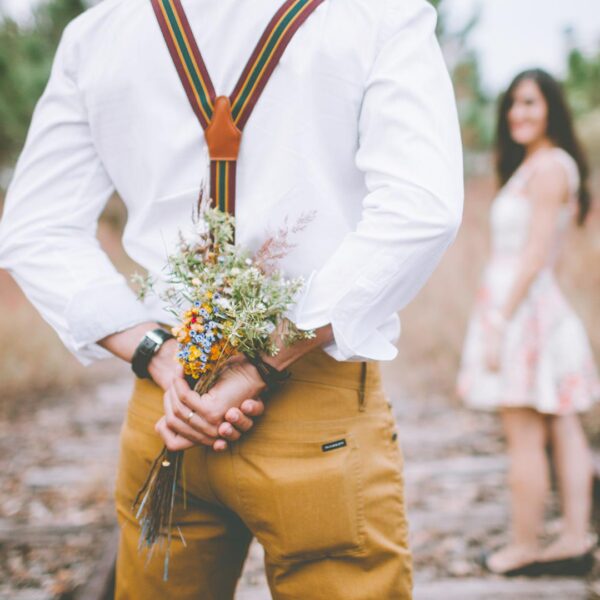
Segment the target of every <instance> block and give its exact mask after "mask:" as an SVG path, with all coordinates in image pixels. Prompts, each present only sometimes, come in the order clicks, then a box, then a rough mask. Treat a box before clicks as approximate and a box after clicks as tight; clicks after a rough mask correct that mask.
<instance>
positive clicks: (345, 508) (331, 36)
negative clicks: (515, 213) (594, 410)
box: [0, 0, 463, 600]
mask: <svg viewBox="0 0 600 600" xmlns="http://www.w3.org/2000/svg"><path fill="white" fill-rule="evenodd" d="M161 2H162V7H163V8H162V9H161V10H163V9H165V10H166V9H169V6H168V5H167V0H161ZM281 4H282V2H280V1H279V0H265V1H263V2H260V3H249V2H235V1H234V0H220V1H219V2H210V1H209V0H183V3H182V5H175V7H176V8H177V6H179V9H180V10H181V11H183V10H184V9H185V13H187V18H189V28H188V33H189V34H190V35H191V31H193V36H195V38H196V39H197V41H198V46H199V48H200V51H201V53H202V56H203V58H204V60H205V62H206V67H207V71H208V72H209V73H210V76H211V77H212V81H213V82H214V88H215V90H216V91H217V93H219V94H227V93H229V91H230V90H231V89H233V86H234V84H235V82H236V78H237V77H238V75H239V74H240V72H241V71H242V68H243V66H244V64H245V62H246V60H247V59H248V57H249V56H250V55H251V53H252V49H253V47H254V44H255V43H256V41H257V40H258V38H259V36H260V35H261V32H262V31H263V29H264V27H265V25H266V24H267V23H268V22H269V19H270V18H271V17H272V16H273V14H274V13H275V12H276V11H277V10H278V9H280V7H281ZM288 4H289V1H288V3H286V5H285V6H284V7H282V8H286V7H287V5H288ZM319 4H320V5H319V6H318V7H316V8H315V10H314V12H313V14H312V15H311V16H310V17H308V18H307V19H306V22H304V23H303V24H302V26H301V27H300V28H299V29H298V30H297V31H296V33H295V35H294V38H293V39H292V40H291V41H290V42H289V46H288V47H287V49H286V50H285V52H284V53H283V55H282V56H281V58H280V62H279V64H278V65H277V67H276V68H275V69H274V71H273V73H272V75H271V78H270V80H269V82H268V84H267V85H266V87H265V90H264V93H263V94H262V97H261V98H260V100H258V102H257V103H256V106H255V107H254V110H253V113H252V115H251V117H250V118H249V120H248V123H247V125H246V127H245V129H244V134H243V140H242V143H241V148H240V151H239V159H238V165H237V182H236V191H237V199H236V219H237V242H238V243H239V244H242V245H244V246H246V247H248V248H249V249H253V248H256V247H258V245H260V243H261V242H262V240H263V239H264V238H265V236H266V235H268V232H269V231H272V230H275V229H277V228H278V227H281V226H282V225H283V224H284V223H285V222H288V223H293V222H294V220H295V219H297V218H298V217H299V216H301V215H303V214H312V215H314V217H313V219H312V221H311V222H310V224H309V226H308V227H306V228H305V229H304V231H302V232H299V233H298V234H297V235H296V237H295V238H294V240H293V241H294V242H295V243H296V246H295V247H294V248H293V249H292V251H291V252H290V253H289V254H288V255H287V256H286V257H285V258H284V259H283V261H282V264H281V266H282V268H283V269H284V270H285V272H286V274H287V275H289V276H296V275H304V276H305V277H306V280H307V282H306V285H305V289H304V291H303V293H302V295H301V297H300V298H299V301H298V303H297V305H296V307H295V309H294V310H293V311H292V313H291V314H290V319H291V320H292V321H293V322H295V323H296V324H297V325H298V327H300V328H303V329H310V328H313V329H315V330H316V332H317V336H316V338H315V339H314V340H310V341H305V342H302V343H300V344H297V345H295V346H293V347H290V348H282V349H281V351H280V353H279V354H278V355H277V356H276V357H274V358H269V357H262V360H263V361H264V363H266V364H267V365H268V367H270V368H271V369H272V370H274V371H281V370H283V369H285V368H288V367H289V370H290V371H291V374H292V376H291V378H290V379H289V380H288V381H287V383H285V384H284V385H283V386H282V387H281V388H280V389H279V390H278V391H275V392H272V393H269V394H267V395H266V398H268V402H267V403H266V407H265V408H264V415H263V416H262V417H261V420H260V423H258V424H257V425H256V426H255V427H254V428H252V429H251V430H250V427H251V426H252V418H254V417H256V416H258V415H259V414H260V413H261V412H262V410H263V404H262V402H261V401H260V400H259V398H260V396H261V394H263V392H264V390H265V381H264V379H265V376H264V373H262V375H261V372H262V371H261V370H259V369H257V367H256V366H255V365H253V364H250V363H249V362H248V361H245V360H239V361H238V362H236V364H235V365H234V366H233V367H232V368H231V369H230V370H229V371H228V372H227V375H226V376H225V377H223V378H222V379H221V380H220V381H219V382H217V384H216V385H215V387H214V388H213V389H212V390H211V392H210V393H209V394H206V395H204V396H202V397H200V396H198V394H195V393H194V392H192V391H191V390H190V389H189V387H188V386H187V384H186V382H185V380H184V379H183V378H182V375H181V369H180V368H179V367H178V366H177V365H176V364H175V362H174V360H173V357H174V353H175V351H176V343H175V341H174V340H172V339H170V340H166V341H164V338H165V337H166V336H164V335H163V336H162V337H161V339H156V335H157V333H156V332H154V334H152V333H148V332H150V331H152V330H156V329H158V330H159V331H158V334H160V328H161V325H172V324H174V321H173V319H172V317H171V316H170V315H169V314H168V313H167V312H166V311H165V309H164V306H162V304H161V303H160V301H158V300H156V299H154V300H151V301H147V302H145V303H141V302H138V301H137V300H136V298H135V296H134V294H133V292H132V291H131V290H130V289H129V287H128V286H127V284H126V282H125V280H124V279H123V277H122V276H121V275H119V274H118V273H117V271H116V270H115V268H114V267H113V265H112V264H111V263H110V262H109V260H108V259H107V257H106V256H105V254H104V253H103V252H102V250H101V249H100V247H99V245H98V243H97V241H96V239H95V237H94V230H95V226H96V222H97V219H98V216H99V214H100V212H101V211H102V208H103V206H104V205H105V202H106V200H107V198H108V196H109V195H110V194H111V193H112V192H113V191H114V190H116V191H118V193H119V194H120V196H121V197H122V198H123V200H124V202H125V204H126V206H127V209H128V222H127V227H126V229H125V233H124V238H123V241H124V246H125V249H126V250H127V252H128V254H129V255H130V256H131V257H132V258H133V259H135V260H136V261H137V262H138V263H140V264H141V265H142V266H144V267H145V268H147V269H148V270H149V271H150V272H151V273H153V274H155V275H159V274H160V270H161V268H162V267H163V265H164V262H165V257H166V254H167V253H168V251H169V250H170V249H172V248H173V245H174V243H175V241H176V238H177V233H178V230H179V229H182V228H186V227H187V226H188V223H189V215H190V213H191V210H192V207H193V205H194V204H195V202H196V200H197V198H198V193H199V190H200V186H201V182H202V181H205V180H206V179H207V178H208V156H207V153H208V150H207V143H206V141H205V139H204V137H203V135H202V130H201V128H200V126H199V125H198V123H197V121H196V120H195V117H194V112H193V111H192V110H191V109H190V105H189V104H188V102H187V100H186V97H185V96H186V94H184V92H183V89H182V87H181V83H180V81H178V71H177V70H176V69H175V68H173V63H172V61H171V58H170V57H169V53H168V51H167V47H166V46H165V43H164V40H163V39H161V37H162V36H161V29H159V27H158V25H157V21H156V18H155V17H156V15H159V16H160V14H159V12H158V9H157V6H158V5H157V4H156V3H154V7H155V12H156V15H155V14H153V10H152V6H151V3H150V0H127V1H125V0H104V2H102V3H101V4H99V5H98V6H96V7H95V8H93V9H91V10H89V11H87V12H86V13H84V14H83V15H82V16H80V17H79V18H77V19H75V20H74V21H73V22H72V23H71V24H70V25H69V26H68V27H67V29H66V30H65V33H64V35H63V38H62V40H61V43H60V47H59V49H58V52H57V55H56V58H55V62H54V66H53V70H52V75H51V78H50V81H49V83H48V87H47V89H46V91H45V93H44V95H43V97H42V98H41V100H40V101H39V103H38V106H37V108H36V111H35V114H34V117H33V121H32V125H31V129H30V132H29V135H28V139H27V142H26V145H25V148H24V150H23V153H22V155H21V157H20V159H19V162H18V165H17V168H16V172H15V176H14V179H13V181H12V184H11V187H10V190H9V193H8V197H7V202H6V207H5V214H4V218H3V220H2V223H1V229H0V266H2V267H4V268H7V269H8V270H9V271H10V272H11V273H12V274H13V276H14V277H15V279H16V280H17V282H18V283H19V284H20V285H21V287H22V288H23V290H24V291H25V293H26V294H27V296H28V297H29V298H30V300H31V301H32V302H33V303H34V305H35V306H36V307H37V308H38V310H39V311H40V313H41V314H42V316H43V317H44V318H45V319H46V320H47V321H48V322H49V323H50V324H51V325H52V326H53V327H54V328H55V330H56V331H57V333H58V335H59V336H60V338H61V339H62V341H63V342H64V343H65V345H66V346H67V347H68V348H69V349H70V350H71V351H72V352H73V353H74V354H75V356H77V358H78V359H79V360H80V361H81V362H82V363H83V364H89V363H90V362H92V361H94V360H99V359H102V358H104V357H107V356H112V355H116V356H119V357H121V358H123V359H124V360H127V361H132V360H133V362H134V363H135V362H136V360H137V361H138V362H139V363H140V364H141V367H139V368H140V369H141V371H142V373H143V372H144V369H146V370H147V373H148V375H149V376H150V377H151V378H137V379H136V382H135V389H134V393H133V396H132V398H131V401H130V406H129V410H128V415H127V419H126V422H125V425H124V428H123V433H122V440H121V444H122V446H121V463H120V467H119V475H118V482H117V508H118V514H119V522H120V525H121V543H120V548H119V558H118V565H117V591H116V597H117V598H119V599H121V598H128V599H134V598H135V599H137V598H144V599H145V598H177V599H185V598H202V599H217V600H226V599H227V598H232V595H233V592H234V589H235V584H236V581H237V577H238V576H239V573H240V571H241V568H242V564H243V561H244V558H245V555H246V552H247V548H248V544H249V542H250V540H251V538H252V536H257V538H258V539H259V541H260V542H261V543H262V544H263V546H264V548H265V566H266V570H267V576H268V579H269V585H270V588H271V592H272V594H273V597H274V598H281V599H283V598H286V599H288V598H289V599H292V598H293V599H310V600H312V599H321V598H327V599H330V598H340V599H341V598H344V599H351V598H355V599H361V600H370V599H383V598H386V599H396V598H398V599H400V598H401V599H405V598H410V597H411V586H412V583H411V561H410V553H409V551H408V542H407V527H406V517H405V513H404V503H403V491H402V476H401V456H400V450H399V448H398V446H397V442H396V432H395V425H394V422H393V418H392V416H391V412H390V409H389V405H388V403H387V400H386V398H385V395H384V393H383V391H382V389H381V382H380V378H379V373H378V368H377V361H380V360H391V359H393V358H394V356H395V355H396V349H395V347H394V345H393V344H394V342H395V341H396V339H397V337H398V334H399V320H398V317H397V316H396V311H398V310H399V309H401V308H402V307H403V306H405V305H406V304H407V303H408V302H409V301H410V300H411V299H412V298H413V297H414V296H415V294H416V293H417V291H418V290H419V289H420V288H421V286H422V285H423V283H424V282H425V281H426V280H427V278H428V277H429V275H430V274H431V272H432V271H433V269H434V268H435V266H436V265H437V263H438V261H439V259H440V257H441V256H442V254H443V253H444V251H445V250H446V248H447V247H448V245H449V244H450V243H451V242H452V240H453V239H454V237H455V234H456V231H457V228H458V224H459V222H460V216H461V211H462V197H463V188H462V160H461V158H462V157H461V147H460V138H459V131H458V125H457V117H456V108H455V103H454V98H453V94H452V88H451V84H450V81H449V78H448V74H447V71H446V68H445V66H444V63H443V59H442V57H441V53H440V50H439V46H438V43H437V41H436V38H435V32H434V30H435V23H436V18H435V11H434V10H433V8H432V7H431V6H430V5H429V4H428V3H427V2H425V0H343V1H341V0H324V2H322V3H319ZM165 7H166V8H165ZM158 8H160V6H158ZM166 14H167V13H166V12H165V15H166ZM167 16H169V15H167ZM171 16H173V15H171ZM183 17H184V15H183V12H182V14H180V15H179V21H181V20H182V19H183ZM179 24H181V23H179ZM171 25H173V26H176V25H177V18H175V17H173V20H172V21H171V24H170V25H169V24H168V23H167V24H166V25H164V24H163V26H161V27H162V30H163V33H164V34H165V36H166V35H167V33H168V31H172V30H171V29H170V28H171ZM184 29H185V27H184ZM189 29H191V31H189ZM174 39H176V36H175V37H174ZM190 39H191V38H190ZM180 41H181V40H180ZM189 43H191V42H190V41H189V40H188V41H186V42H185V45H186V47H188V46H189ZM170 49H171V51H172V57H173V60H177V56H178V55H177V53H176V52H175V51H174V50H173V48H172V47H170ZM183 50H185V48H183ZM192 54H193V52H192ZM179 74H180V75H181V69H180V70H179ZM182 81H184V85H185V79H182ZM211 151H212V150H211ZM211 157H212V155H211ZM213 158H214V157H213ZM286 220H287V221H286ZM142 336H144V337H143V340H142V342H141V343H140V338H142ZM144 345H145V346H144ZM143 347H145V348H146V349H149V352H148V351H147V350H146V351H145V354H144V348H143ZM140 356H141V357H142V358H140ZM144 356H145V357H146V358H145V359H144ZM144 360H145V361H146V362H144ZM140 361H141V362H140ZM263 366H264V365H263ZM244 432H247V433H244ZM240 434H242V437H241V439H239V438H240ZM238 439H239V441H236V440H238ZM163 442H164V443H166V444H167V446H168V447H169V448H170V449H184V448H188V450H187V452H186V459H185V464H186V483H187V493H188V505H187V508H186V509H185V510H184V509H183V508H182V507H181V506H178V508H177V510H176V516H175V526H176V527H177V528H178V529H179V531H181V533H182V535H183V537H184V538H185V542H186V545H185V546H184V544H183V542H182V541H180V539H179V536H176V539H175V540H174V541H173V548H172V556H171V562H170V567H169V579H168V581H167V582H164V581H163V580H162V563H161V561H160V560H158V559H157V558H156V557H153V558H152V559H151V560H150V561H147V557H146V556H144V555H143V554H140V553H139V552H138V550H137V542H138V538H139V525H138V523H137V521H136V519H135V516H134V514H133V512H132V509H131V504H132V502H133V499H134V497H135V494H136V493H137V491H138V489H139V487H140V486H141V485H142V483H143V480H144V477H145V475H146V473H147V471H148V467H149V464H150V462H151V460H152V458H153V457H154V456H155V455H156V453H157V452H158V450H159V449H160V447H161V445H162V444H163ZM157 554H159V553H157ZM146 562H148V564H147V565H146Z"/></svg>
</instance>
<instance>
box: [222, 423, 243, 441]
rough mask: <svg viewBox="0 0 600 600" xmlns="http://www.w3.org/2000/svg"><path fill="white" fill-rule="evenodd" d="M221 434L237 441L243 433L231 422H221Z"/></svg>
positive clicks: (225, 437) (227, 438)
mask: <svg viewBox="0 0 600 600" xmlns="http://www.w3.org/2000/svg"><path fill="white" fill-rule="evenodd" d="M219 435H220V436H221V437H222V438H224V439H226V440H229V441H230V442H236V441H237V440H239V439H240V437H241V435H242V434H241V433H240V432H239V431H238V430H237V429H236V428H235V427H234V426H233V425H231V424H230V423H221V425H219Z"/></svg>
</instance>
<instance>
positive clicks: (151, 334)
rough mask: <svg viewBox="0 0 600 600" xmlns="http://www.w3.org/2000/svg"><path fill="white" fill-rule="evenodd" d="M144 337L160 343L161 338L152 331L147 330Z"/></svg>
mask: <svg viewBox="0 0 600 600" xmlns="http://www.w3.org/2000/svg"><path fill="white" fill-rule="evenodd" d="M146 337H147V338H150V339H151V340H152V341H153V342H154V343H155V344H162V341H163V340H162V338H161V337H160V336H159V335H158V334H157V333H156V332H154V331H149V332H148V333H147V334H146Z"/></svg>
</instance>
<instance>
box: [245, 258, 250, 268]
mask: <svg viewBox="0 0 600 600" xmlns="http://www.w3.org/2000/svg"><path fill="white" fill-rule="evenodd" d="M245 262H246V264H247V265H248V266H250V265H251V264H252V259H251V258H247V259H246V261H245Z"/></svg>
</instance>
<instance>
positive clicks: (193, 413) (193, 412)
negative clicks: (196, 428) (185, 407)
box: [185, 410, 196, 423]
mask: <svg viewBox="0 0 600 600" xmlns="http://www.w3.org/2000/svg"><path fill="white" fill-rule="evenodd" d="M195 414H196V412H195V411H193V410H190V414H189V415H188V416H187V417H186V418H185V421H186V423H189V422H190V421H191V419H192V417H193V416H194V415H195Z"/></svg>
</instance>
